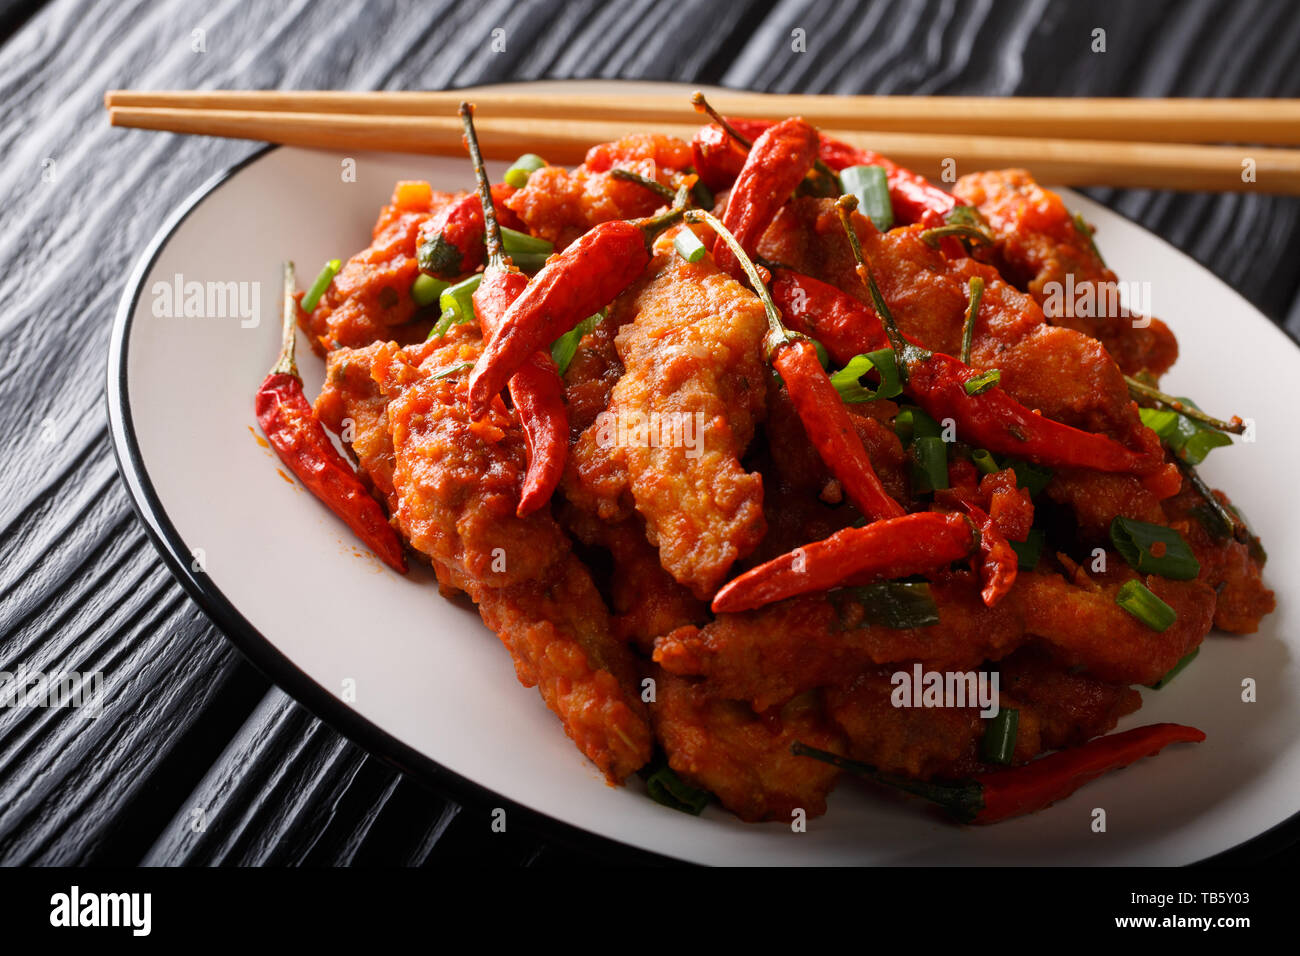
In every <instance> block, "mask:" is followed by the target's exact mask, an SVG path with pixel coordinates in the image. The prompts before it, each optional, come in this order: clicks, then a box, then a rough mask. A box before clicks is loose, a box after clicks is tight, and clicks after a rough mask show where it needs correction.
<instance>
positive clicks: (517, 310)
mask: <svg viewBox="0 0 1300 956" xmlns="http://www.w3.org/2000/svg"><path fill="white" fill-rule="evenodd" d="M681 216H682V210H681V209H673V210H671V211H669V212H667V213H664V214H662V215H660V216H656V217H654V218H651V219H642V220H638V221H628V220H623V219H613V220H610V221H608V222H602V223H600V224H599V225H597V226H595V227H594V228H592V229H591V230H590V231H589V232H587V233H586V234H585V235H583V236H582V237H581V238H580V239H578V240H577V241H575V242H573V243H571V244H570V245H569V246H568V247H566V248H565V250H564V251H563V252H561V253H559V254H558V255H554V256H551V258H550V259H549V260H547V263H546V265H545V266H543V267H542V270H541V271H540V272H538V273H537V275H535V276H534V277H533V279H532V281H531V282H529V283H528V287H527V288H526V289H524V291H523V294H522V295H520V296H519V297H518V298H517V299H515V300H514V302H512V303H511V304H510V308H509V309H507V310H506V313H505V314H504V315H503V316H502V317H501V324H500V326H499V327H498V328H497V330H496V333H495V334H494V335H492V336H491V338H490V339H489V340H488V344H487V347H486V348H485V349H484V350H483V354H482V355H480V356H479V359H478V363H477V364H476V365H475V367H474V372H473V374H472V375H471V376H470V380H469V401H470V412H471V414H473V415H474V416H475V417H482V416H483V414H484V413H485V412H486V411H487V407H488V403H489V402H491V401H492V397H493V396H494V395H496V394H497V393H498V392H500V391H501V389H502V388H503V387H504V386H505V384H506V382H507V381H509V379H510V376H512V375H514V373H515V372H517V371H518V370H519V369H520V368H521V367H522V366H523V364H524V363H525V362H526V361H528V359H529V357H530V356H531V355H533V353H535V352H536V351H537V350H538V349H541V348H546V347H549V346H550V343H551V342H553V341H555V340H556V339H557V338H559V337H560V336H561V335H563V334H564V333H565V332H568V331H569V330H570V329H572V328H573V327H574V326H575V325H577V324H578V323H579V322H581V321H582V320H583V319H585V318H587V317H588V316H590V315H594V314H595V313H596V312H599V311H600V310H601V309H603V308H604V307H605V306H607V305H609V303H610V302H612V301H614V299H615V298H617V297H618V295H619V294H620V293H622V292H623V290H624V289H626V288H627V287H628V286H630V285H631V284H632V283H633V282H634V281H636V278H637V277H638V276H639V275H641V273H642V272H643V271H645V267H646V266H647V265H648V264H649V263H650V259H651V256H652V246H653V243H654V237H655V236H656V235H658V234H659V233H660V232H661V231H663V230H664V229H666V228H668V226H670V225H672V224H673V223H674V222H676V221H677V220H679V219H681Z"/></svg>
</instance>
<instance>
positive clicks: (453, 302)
mask: <svg viewBox="0 0 1300 956" xmlns="http://www.w3.org/2000/svg"><path fill="white" fill-rule="evenodd" d="M482 281H483V273H481V272H476V273H475V274H474V275H472V276H470V277H469V278H468V279H462V280H461V281H460V282H457V283H456V284H455V285H453V286H448V287H447V288H445V289H443V290H442V294H441V295H439V296H438V306H439V307H440V308H441V309H442V314H443V317H444V318H445V317H446V316H447V315H448V314H450V315H451V316H452V318H451V321H450V323H449V324H450V325H462V324H464V323H465V322H469V321H471V320H473V318H474V290H475V289H477V288H478V284H479V283H480V282H482ZM440 324H441V323H440Z"/></svg>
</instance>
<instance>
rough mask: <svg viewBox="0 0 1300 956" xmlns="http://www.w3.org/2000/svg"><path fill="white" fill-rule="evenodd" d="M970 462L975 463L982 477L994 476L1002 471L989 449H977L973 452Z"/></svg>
mask: <svg viewBox="0 0 1300 956" xmlns="http://www.w3.org/2000/svg"><path fill="white" fill-rule="evenodd" d="M970 460H971V461H973V462H974V463H975V467H976V468H978V469H979V473H980V474H981V475H993V474H996V473H997V472H999V471H1001V470H1002V466H1001V465H999V464H998V460H997V459H996V458H994V457H993V452H991V451H989V450H988V449H987V448H976V449H975V450H974V451H973V452H971V456H970Z"/></svg>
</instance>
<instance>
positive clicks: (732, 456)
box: [580, 235, 767, 598]
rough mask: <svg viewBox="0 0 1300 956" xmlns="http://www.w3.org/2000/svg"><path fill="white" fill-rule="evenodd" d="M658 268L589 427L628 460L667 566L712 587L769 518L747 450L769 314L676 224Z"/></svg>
mask: <svg viewBox="0 0 1300 956" xmlns="http://www.w3.org/2000/svg"><path fill="white" fill-rule="evenodd" d="M650 277H651V278H650V280H649V281H648V282H647V283H646V284H645V285H644V287H643V288H641V290H640V291H639V292H638V293H637V294H636V296H635V298H634V301H633V306H634V309H635V318H634V319H633V320H632V321H631V322H628V323H627V324H625V325H624V326H623V327H622V328H621V329H620V330H619V332H618V336H617V338H616V339H615V345H616V347H617V348H618V353H619V356H620V358H621V359H622V362H623V366H624V369H625V372H624V374H623V377H622V378H620V379H619V381H618V384H616V385H615V386H614V388H613V390H612V392H611V393H610V399H609V407H608V409H607V411H606V413H605V414H604V415H602V416H600V417H599V418H598V419H597V421H596V423H595V424H594V425H593V426H592V429H594V430H595V434H594V435H593V436H591V437H590V438H588V435H584V436H582V439H587V440H589V441H590V440H594V441H595V443H596V445H597V446H598V447H599V448H600V449H601V450H603V451H605V452H606V454H607V455H608V456H609V458H610V459H612V460H613V461H614V462H615V463H617V462H622V463H623V464H624V465H625V467H626V470H627V477H628V487H629V488H630V490H631V493H632V497H633V499H634V500H635V502H636V509H637V511H638V512H640V514H641V515H642V517H644V518H645V522H646V535H647V537H648V539H649V540H650V542H651V544H654V545H655V546H656V547H658V548H659V556H660V560H661V562H662V564H663V566H664V568H665V569H667V571H668V572H669V573H670V574H672V576H673V577H674V578H675V579H676V580H677V581H679V582H681V583H682V584H685V585H686V586H687V587H689V588H690V589H691V590H692V591H693V592H694V593H695V595H696V596H697V597H700V598H708V597H711V596H712V595H713V592H714V591H715V590H716V589H717V587H718V585H719V584H720V583H721V582H722V580H723V578H724V577H725V575H726V573H727V570H728V569H729V568H730V567H731V565H732V564H733V563H734V562H735V561H736V559H737V558H740V557H743V556H744V555H746V554H748V553H749V552H750V551H752V550H753V549H754V547H755V546H756V545H757V544H758V542H759V540H760V539H761V538H762V537H763V532H764V530H765V526H764V522H763V482H762V478H761V476H759V475H757V474H751V473H749V472H746V471H745V469H744V468H743V467H742V466H741V464H740V460H739V459H740V455H741V454H742V453H743V452H744V450H745V447H746V446H747V445H748V444H749V441H750V439H751V438H752V437H753V434H754V428H755V425H756V424H757V423H758V421H759V420H760V418H761V417H762V415H763V411H764V405H765V397H766V379H767V369H766V367H765V363H764V360H763V350H762V341H763V337H764V335H765V333H766V329H767V325H766V317H765V315H764V312H763V307H762V305H761V304H760V303H759V300H758V297H757V296H755V295H754V294H753V293H752V292H750V291H749V290H748V289H746V288H745V287H744V286H742V285H740V283H738V282H736V281H735V280H734V279H732V278H730V277H729V276H727V275H726V274H725V273H722V272H720V271H719V270H718V269H717V268H716V267H715V266H714V265H713V263H712V261H711V260H709V259H707V258H705V259H702V260H701V261H700V262H697V263H688V262H686V261H685V260H683V259H682V258H681V257H680V256H678V255H676V254H675V253H674V252H673V251H672V239H671V235H668V236H665V237H663V238H661V239H660V242H659V246H658V254H657V255H656V257H655V259H654V261H653V262H652V263H651V266H650ZM639 427H640V428H641V429H642V432H643V433H642V434H638V431H637V429H638V428H639ZM647 427H648V432H646V428H647ZM592 429H588V433H590V432H591V431H592ZM582 439H580V443H581V441H582Z"/></svg>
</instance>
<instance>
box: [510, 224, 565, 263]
mask: <svg viewBox="0 0 1300 956" xmlns="http://www.w3.org/2000/svg"><path fill="white" fill-rule="evenodd" d="M501 246H502V248H504V249H505V251H506V255H508V256H515V255H518V254H520V253H530V252H533V253H535V252H542V253H545V254H546V255H548V256H549V255H550V254H551V253H552V252H554V251H555V243H553V242H548V241H547V240H545V239H539V238H538V237H537V236H530V235H529V234H528V233H526V232H520V231H519V230H518V229H510V228H508V227H506V226H502V227H501Z"/></svg>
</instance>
